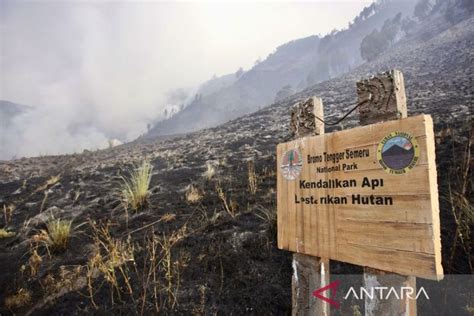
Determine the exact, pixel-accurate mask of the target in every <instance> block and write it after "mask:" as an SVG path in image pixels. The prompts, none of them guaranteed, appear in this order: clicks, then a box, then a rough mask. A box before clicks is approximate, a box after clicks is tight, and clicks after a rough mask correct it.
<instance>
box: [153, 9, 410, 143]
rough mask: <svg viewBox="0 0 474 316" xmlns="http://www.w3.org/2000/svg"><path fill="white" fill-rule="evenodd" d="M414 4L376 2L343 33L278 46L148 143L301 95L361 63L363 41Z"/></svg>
mask: <svg viewBox="0 0 474 316" xmlns="http://www.w3.org/2000/svg"><path fill="white" fill-rule="evenodd" d="M413 8H414V2H411V1H387V0H386V1H378V2H377V3H374V4H372V5H370V6H369V7H367V8H366V9H365V10H364V11H363V12H361V14H360V15H359V16H358V17H356V19H355V20H354V23H352V24H351V26H350V27H349V28H348V29H347V30H342V31H339V32H333V33H331V34H330V35H327V36H325V37H324V38H319V37H318V36H310V37H307V38H303V39H298V40H294V41H291V42H289V43H286V44H284V45H281V46H279V47H278V48H277V49H276V51H275V52H274V53H273V54H270V55H269V56H268V57H267V58H266V59H265V60H264V61H262V62H260V63H258V64H256V65H255V66H254V67H253V68H252V69H250V70H249V71H246V72H244V73H243V74H242V75H241V76H240V77H239V78H238V80H237V81H235V82H234V83H233V84H231V85H228V86H225V87H224V88H222V89H219V90H217V91H215V92H214V93H211V94H208V95H204V96H202V97H200V98H198V99H196V100H195V101H194V102H192V103H191V104H189V105H188V106H187V107H186V108H184V109H183V110H182V111H180V112H178V113H177V114H175V115H174V116H172V117H171V118H169V119H168V120H164V121H161V122H158V123H156V125H155V126H154V127H153V128H152V129H151V130H150V131H149V132H148V134H147V135H146V137H147V138H153V137H155V136H158V135H170V134H176V133H182V132H189V131H195V130H198V129H201V128H205V127H210V126H215V125H216V124H218V123H223V122H225V121H228V120H230V119H233V118H236V117H238V116H241V115H243V114H246V113H251V112H254V111H256V110H258V109H259V108H261V107H262V106H265V105H268V104H270V103H271V102H273V101H274V100H275V98H276V96H277V94H278V92H279V91H280V90H282V89H285V88H286V89H290V90H293V91H301V90H302V89H304V88H306V87H308V86H310V85H313V84H314V83H316V82H320V81H323V80H326V79H329V78H332V77H336V76H338V75H340V74H342V73H344V72H347V71H349V70H350V69H353V68H354V67H356V66H358V65H360V64H361V63H362V61H363V60H362V58H361V56H360V53H359V46H360V43H361V41H362V39H363V38H364V37H365V36H366V35H367V34H369V33H370V32H372V31H373V29H374V28H380V27H381V26H382V25H383V24H384V23H385V21H386V20H387V19H391V18H393V17H394V16H396V15H397V14H398V13H401V14H402V16H403V17H405V16H411V14H412V12H413Z"/></svg>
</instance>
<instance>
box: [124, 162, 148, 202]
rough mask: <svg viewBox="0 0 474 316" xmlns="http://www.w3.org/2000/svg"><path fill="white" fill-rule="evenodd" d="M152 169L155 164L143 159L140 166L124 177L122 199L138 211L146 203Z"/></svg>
mask: <svg viewBox="0 0 474 316" xmlns="http://www.w3.org/2000/svg"><path fill="white" fill-rule="evenodd" d="M152 170H153V166H152V165H151V164H150V163H149V162H148V161H143V163H142V165H141V166H140V167H136V168H135V169H133V170H131V171H130V177H129V178H125V177H122V179H123V184H122V187H121V189H122V190H121V191H122V200H123V202H124V204H125V207H126V208H128V207H129V206H130V207H131V208H132V209H133V210H135V211H138V210H139V209H141V208H143V207H144V206H145V205H146V203H147V200H148V195H149V191H148V189H149V187H150V181H151V176H152Z"/></svg>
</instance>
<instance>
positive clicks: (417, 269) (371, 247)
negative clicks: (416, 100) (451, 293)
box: [277, 115, 443, 279]
mask: <svg viewBox="0 0 474 316" xmlns="http://www.w3.org/2000/svg"><path fill="white" fill-rule="evenodd" d="M277 157H278V158H277V170H278V172H277V201H278V247H279V248H280V249H286V250H290V251H293V252H298V253H303V254H308V255H312V256H317V257H323V258H330V259H332V260H338V261H344V262H349V263H352V264H357V265H361V266H369V267H373V268H376V269H380V270H384V271H390V272H395V273H399V274H404V275H414V276H419V277H423V278H429V279H441V278H442V277H443V270H442V266H441V241H440V223H439V205H438V186H437V178H436V177H437V174H436V163H435V144H434V134H433V122H432V119H431V117H430V116H428V115H420V116H415V117H410V118H406V119H402V120H395V121H389V122H385V123H379V124H373V125H367V126H364V127H358V128H354V129H349V130H343V131H339V132H335V133H329V134H325V135H320V136H312V137H305V138H300V139H297V140H294V141H291V142H287V143H283V144H279V145H278V146H277Z"/></svg>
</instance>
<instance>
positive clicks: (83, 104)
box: [0, 0, 367, 159]
mask: <svg viewBox="0 0 474 316" xmlns="http://www.w3.org/2000/svg"><path fill="white" fill-rule="evenodd" d="M366 4H367V0H354V1H352V3H347V4H346V5H343V6H342V5H340V6H342V7H343V9H341V7H340V6H339V7H338V6H335V7H334V8H333V7H331V10H332V15H333V16H332V17H331V19H330V18H329V16H330V15H331V14H330V13H328V12H329V11H328V10H329V9H328V8H329V7H330V6H329V5H327V3H326V4H324V3H323V4H321V5H319V6H318V4H315V3H308V4H304V5H303V4H298V5H296V4H291V3H280V4H271V3H267V4H263V3H259V4H254V3H251V2H248V3H243V4H221V3H205V4H203V3H176V2H175V3H173V2H146V1H144V2H131V1H129V2H127V1H111V2H102V1H99V2H92V1H66V0H65V1H63V2H59V1H24V2H23V1H8V0H2V1H0V100H7V101H11V102H15V103H19V104H26V105H31V106H33V107H34V109H33V110H32V111H28V112H26V113H24V114H21V115H19V116H16V117H15V118H14V119H13V122H11V123H12V124H9V125H8V126H0V132H1V133H2V134H3V135H0V136H1V137H0V139H1V140H2V141H1V142H0V159H10V158H12V157H22V156H34V155H40V154H59V153H73V152H81V151H82V150H83V149H96V148H103V147H107V146H108V140H109V139H112V138H116V139H119V140H121V141H130V140H133V139H134V138H136V137H137V136H139V135H140V134H142V133H144V132H145V131H146V129H147V125H148V124H150V123H151V122H153V121H155V120H156V119H159V118H160V116H161V117H163V116H164V109H165V108H166V106H168V105H169V102H168V100H167V99H166V93H167V92H169V91H171V90H174V89H177V88H180V87H196V86H197V85H198V84H199V83H201V82H203V81H205V80H207V79H209V78H210V77H211V76H212V75H213V74H225V73H232V72H235V71H236V70H237V69H238V68H239V67H240V66H243V67H245V68H247V69H248V68H249V66H250V65H252V64H253V61H254V60H255V56H265V55H266V54H268V53H269V52H271V51H272V50H273V49H274V48H275V47H276V46H278V45H280V44H281V43H283V42H285V41H288V40H290V39H294V38H297V37H302V36H307V35H310V34H315V33H318V32H324V31H329V30H330V29H332V28H334V27H335V26H340V25H342V24H344V25H345V24H346V23H347V21H348V20H349V19H350V18H351V17H353V16H354V15H355V14H356V13H357V12H358V11H359V10H360V8H362V7H363V6H364V5H366ZM309 8H313V11H312V12H313V13H311V11H310V10H309ZM341 12H345V15H344V14H341ZM282 14H288V17H287V18H288V19H291V20H294V21H293V22H294V23H293V22H292V23H287V22H285V21H284V19H285V17H283V16H282ZM309 14H312V15H313V16H319V18H318V19H314V18H309V16H308V15H309ZM335 16H337V18H335ZM336 20H337V21H336ZM272 29H273V30H275V29H279V31H271V30H272ZM256 30H260V31H261V32H256ZM190 97H193V95H192V94H191V95H190ZM173 106H174V107H175V106H176V105H173ZM0 115H1V114H0ZM2 121H4V120H2V118H1V117H0V122H2Z"/></svg>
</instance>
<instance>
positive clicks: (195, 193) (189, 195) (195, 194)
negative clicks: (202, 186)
mask: <svg viewBox="0 0 474 316" xmlns="http://www.w3.org/2000/svg"><path fill="white" fill-rule="evenodd" d="M202 198H203V195H202V194H201V192H200V190H199V189H198V188H196V187H195V186H194V185H192V184H191V185H190V186H189V188H188V190H187V191H186V201H188V202H189V203H192V204H195V203H198V202H199V201H201V200H202Z"/></svg>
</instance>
